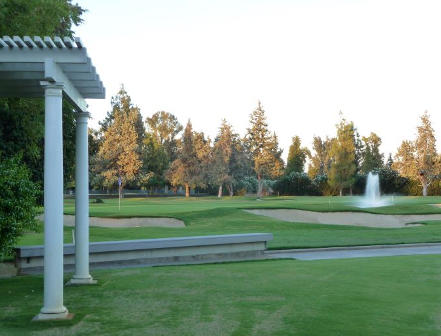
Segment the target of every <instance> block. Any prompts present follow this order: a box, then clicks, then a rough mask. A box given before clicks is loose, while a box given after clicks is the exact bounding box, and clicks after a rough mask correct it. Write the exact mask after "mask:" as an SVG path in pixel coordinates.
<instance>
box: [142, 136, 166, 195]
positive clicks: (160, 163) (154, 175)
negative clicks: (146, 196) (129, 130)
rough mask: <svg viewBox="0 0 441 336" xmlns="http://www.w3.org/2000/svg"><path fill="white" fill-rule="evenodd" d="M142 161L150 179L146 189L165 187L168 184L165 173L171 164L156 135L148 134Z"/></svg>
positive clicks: (145, 185) (144, 184)
mask: <svg viewBox="0 0 441 336" xmlns="http://www.w3.org/2000/svg"><path fill="white" fill-rule="evenodd" d="M142 160H143V167H145V170H146V171H147V176H148V177H149V178H148V179H147V181H146V183H143V186H144V187H146V188H154V187H163V186H165V185H166V184H167V180H166V178H165V172H166V171H167V169H168V167H169V165H170V162H169V160H168V156H167V153H166V152H165V149H164V147H163V146H162V145H161V143H160V142H159V140H158V138H157V137H156V135H155V134H154V133H150V132H147V133H146V135H145V139H144V150H143V152H142Z"/></svg>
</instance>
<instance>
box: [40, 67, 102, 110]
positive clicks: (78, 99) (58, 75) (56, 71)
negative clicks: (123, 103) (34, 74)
mask: <svg viewBox="0 0 441 336" xmlns="http://www.w3.org/2000/svg"><path fill="white" fill-rule="evenodd" d="M44 77H45V79H46V80H47V81H49V82H62V83H64V89H63V94H64V95H65V97H66V98H67V99H68V100H69V101H70V103H71V104H73V105H74V107H75V108H76V109H77V110H78V111H79V112H86V111H87V104H86V101H85V100H84V98H83V96H82V95H81V94H80V92H78V90H77V88H76V87H75V85H74V84H72V82H71V81H70V80H69V78H67V76H66V75H65V73H64V72H63V70H61V69H60V67H59V66H58V65H57V63H55V61H54V60H53V59H52V58H46V59H45V60H44ZM101 84H102V83H101Z"/></svg>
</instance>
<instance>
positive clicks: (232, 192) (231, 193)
mask: <svg viewBox="0 0 441 336" xmlns="http://www.w3.org/2000/svg"><path fill="white" fill-rule="evenodd" d="M228 191H229V192H230V197H233V194H234V190H233V183H230V184H229V187H228Z"/></svg>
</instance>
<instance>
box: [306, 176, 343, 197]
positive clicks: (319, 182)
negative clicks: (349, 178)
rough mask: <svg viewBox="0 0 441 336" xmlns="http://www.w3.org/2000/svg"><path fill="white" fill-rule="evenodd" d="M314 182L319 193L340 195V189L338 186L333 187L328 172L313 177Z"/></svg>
mask: <svg viewBox="0 0 441 336" xmlns="http://www.w3.org/2000/svg"><path fill="white" fill-rule="evenodd" d="M312 183H313V185H314V189H315V190H316V191H317V195H322V196H335V195H338V192H339V190H338V189H337V188H333V187H331V185H330V184H329V179H328V175H327V174H326V173H325V174H321V175H316V176H314V178H313V179H312Z"/></svg>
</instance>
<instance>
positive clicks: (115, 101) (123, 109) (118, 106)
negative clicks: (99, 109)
mask: <svg viewBox="0 0 441 336" xmlns="http://www.w3.org/2000/svg"><path fill="white" fill-rule="evenodd" d="M111 105H112V110H111V111H109V112H107V116H106V118H105V119H104V120H103V121H100V122H99V125H100V126H101V132H102V133H103V134H104V133H105V132H106V131H107V130H108V128H109V127H110V126H112V125H113V124H114V121H115V117H116V116H117V115H118V114H121V113H123V114H125V115H126V116H129V115H130V119H132V120H133V126H134V128H135V132H136V139H137V140H136V141H137V145H138V147H139V149H141V148H142V146H143V140H144V136H145V127H144V122H143V120H142V115H141V110H140V108H139V107H138V106H134V105H133V104H132V99H131V98H130V96H129V95H128V94H127V91H126V90H125V88H124V84H121V87H120V89H119V91H118V93H117V94H116V96H114V97H112V98H111Z"/></svg>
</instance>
